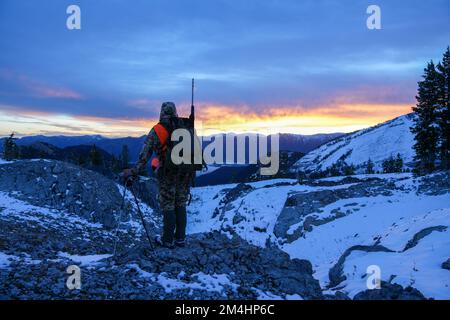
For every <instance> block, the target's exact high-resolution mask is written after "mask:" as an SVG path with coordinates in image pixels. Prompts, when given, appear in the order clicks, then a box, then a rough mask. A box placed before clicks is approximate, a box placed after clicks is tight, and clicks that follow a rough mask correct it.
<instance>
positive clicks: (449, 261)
mask: <svg viewBox="0 0 450 320" xmlns="http://www.w3.org/2000/svg"><path fill="white" fill-rule="evenodd" d="M442 269H446V270H450V258H449V259H447V261H444V262H442Z"/></svg>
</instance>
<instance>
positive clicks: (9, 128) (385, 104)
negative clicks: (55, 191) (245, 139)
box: [0, 0, 450, 136]
mask: <svg viewBox="0 0 450 320" xmlns="http://www.w3.org/2000/svg"><path fill="white" fill-rule="evenodd" d="M72 4H75V5H78V6H79V7H80V9H81V29H80V30H69V29H68V28H67V27H66V20H67V18H68V17H69V14H67V13H66V9H67V7H68V6H69V5H72ZM371 4H376V5H378V6H379V7H380V9H381V29H380V30H369V29H368V28H367V26H366V20H367V18H368V17H369V14H367V12H366V10H367V7H368V6H369V5H371ZM449 18H450V1H448V0H430V1H417V0H407V1H406V0H405V1H400V0H396V1H392V0H383V1H381V0H372V1H363V0H352V1H351V0H335V1H333V0H306V1H299V0H282V1H281V0H243V1H235V0H214V1H212V0H210V1H207V0H189V1H185V0H146V1H144V0H134V1H125V0H96V1H89V0H85V1H75V0H71V1H66V0H58V1H55V0H40V1H25V0H1V1H0V35H1V37H0V135H7V134H9V133H11V132H13V131H14V132H16V135H18V136H24V135H32V134H45V135H59V134H65V135H82V134H101V135H104V136H139V135H142V134H145V133H146V132H148V131H149V129H150V128H151V127H152V125H154V124H155V123H156V122H157V121H158V116H159V110H160V106H161V104H162V102H164V101H173V102H175V103H176V105H177V108H178V113H179V114H180V115H184V116H187V115H188V112H189V105H190V90H191V87H190V84H191V83H190V82H191V78H192V77H195V79H196V90H195V98H196V117H197V119H198V126H199V127H201V128H203V130H204V131H205V132H206V133H210V132H215V131H226V132H230V131H233V132H246V131H251V132H261V133H264V132H270V133H273V132H287V133H298V134H315V133H330V132H350V131H354V130H358V129H361V128H364V127H368V126H371V125H375V124H377V123H380V122H383V121H386V120H389V119H392V118H394V117H396V116H399V115H402V114H406V113H409V112H410V111H411V107H412V106H413V105H414V103H415V94H416V90H417V82H418V81H419V80H420V78H421V75H422V73H423V69H424V67H425V66H426V63H427V62H428V61H429V60H431V59H433V60H434V61H438V60H440V59H441V57H442V54H443V52H444V50H445V48H446V47H447V46H448V45H450V19H449Z"/></svg>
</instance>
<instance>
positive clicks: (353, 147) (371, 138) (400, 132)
mask: <svg viewBox="0 0 450 320" xmlns="http://www.w3.org/2000/svg"><path fill="white" fill-rule="evenodd" d="M412 120H413V114H407V115H404V116H400V117H398V118H395V119H393V120H390V121H387V122H385V123H382V124H379V125H376V126H374V127H371V128H367V129H363V130H360V131H356V132H354V133H351V134H348V135H345V136H343V137H341V138H337V139H335V140H333V141H330V142H328V143H325V144H324V145H322V146H320V147H318V148H317V149H315V150H313V151H310V152H309V153H308V154H306V155H305V156H304V157H303V158H301V159H300V160H299V161H298V162H297V163H296V164H295V165H294V166H293V168H292V170H293V171H303V172H314V171H323V170H326V169H327V168H330V167H331V166H332V165H333V164H335V163H337V162H338V161H339V160H343V161H345V163H347V164H348V165H352V164H353V165H354V166H355V167H356V169H357V171H356V172H357V173H363V172H364V169H365V163H366V162H367V161H368V160H369V159H371V160H372V161H373V162H374V169H375V170H376V171H380V170H382V166H381V165H382V162H383V160H385V159H387V158H389V157H390V156H394V157H395V156H396V155H397V154H398V153H399V154H400V155H401V157H402V159H403V161H404V163H405V166H409V165H410V164H411V162H412V160H413V156H414V152H413V149H412V146H413V135H412V133H411V132H410V127H411V126H412V125H413V122H412Z"/></svg>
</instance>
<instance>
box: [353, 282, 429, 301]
mask: <svg viewBox="0 0 450 320" xmlns="http://www.w3.org/2000/svg"><path fill="white" fill-rule="evenodd" d="M353 299H354V300H426V298H425V297H424V296H423V294H422V293H420V292H419V291H418V290H417V289H414V288H412V287H406V288H403V287H402V286H400V285H398V284H391V283H387V282H384V281H382V282H381V289H373V290H366V291H363V292H360V293H358V294H357V295H356V296H355V297H354V298H353Z"/></svg>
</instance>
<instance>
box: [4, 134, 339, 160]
mask: <svg viewBox="0 0 450 320" xmlns="http://www.w3.org/2000/svg"><path fill="white" fill-rule="evenodd" d="M341 135H342V133H331V134H315V135H296V134H280V142H279V143H280V150H284V151H295V152H302V153H307V152H309V151H311V150H313V149H315V148H316V147H318V146H319V145H321V144H323V143H325V142H327V141H330V140H332V139H335V138H337V137H339V136H341ZM237 136H239V134H238V135H237ZM144 141H145V136H141V137H123V138H107V137H103V136H100V135H84V136H62V135H61V136H44V135H34V136H26V137H22V138H19V139H17V141H16V143H17V144H18V145H21V146H27V145H31V144H33V143H35V142H45V143H48V144H51V145H54V146H56V147H58V148H66V147H72V146H78V145H94V144H95V145H96V146H97V147H99V148H101V149H103V150H105V151H106V152H108V153H110V154H111V155H114V156H116V157H117V156H119V155H120V153H121V151H122V147H123V145H127V146H128V150H129V155H130V161H131V162H135V161H136V160H137V158H138V155H139V152H140V151H141V149H142V145H143V143H144ZM206 144H207V143H204V146H205V145H206ZM2 149H3V143H0V151H2Z"/></svg>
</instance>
